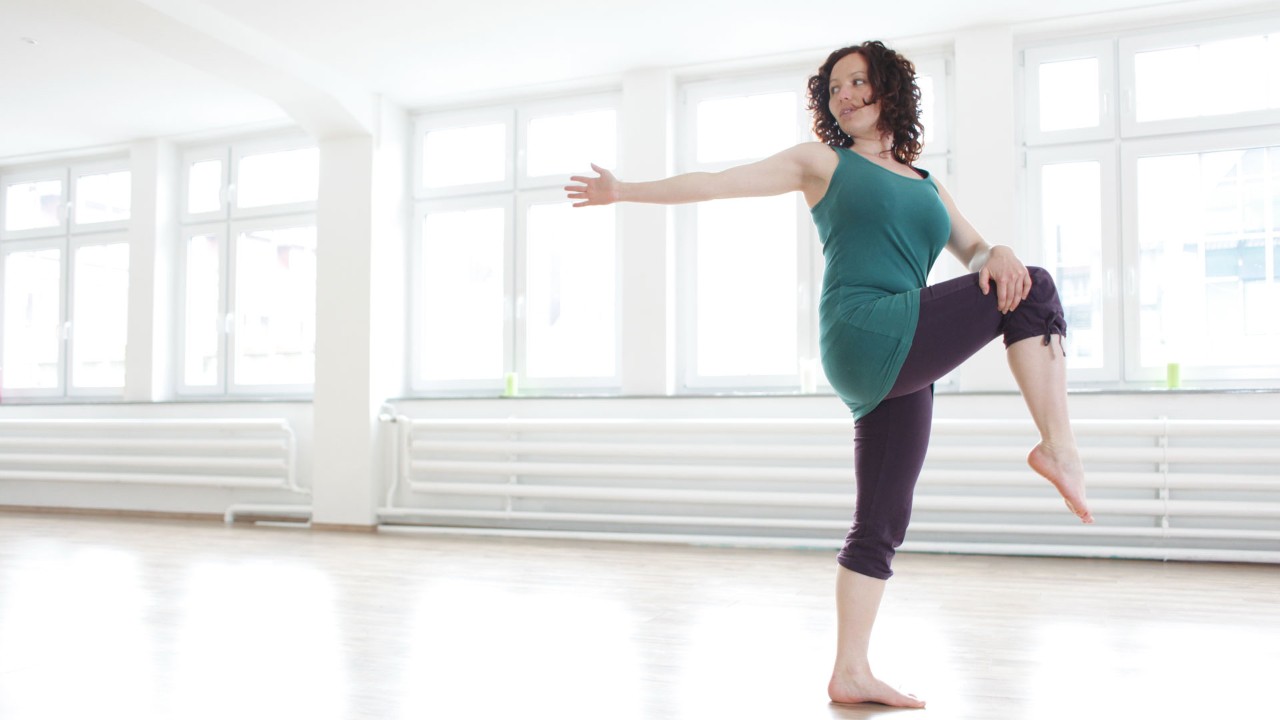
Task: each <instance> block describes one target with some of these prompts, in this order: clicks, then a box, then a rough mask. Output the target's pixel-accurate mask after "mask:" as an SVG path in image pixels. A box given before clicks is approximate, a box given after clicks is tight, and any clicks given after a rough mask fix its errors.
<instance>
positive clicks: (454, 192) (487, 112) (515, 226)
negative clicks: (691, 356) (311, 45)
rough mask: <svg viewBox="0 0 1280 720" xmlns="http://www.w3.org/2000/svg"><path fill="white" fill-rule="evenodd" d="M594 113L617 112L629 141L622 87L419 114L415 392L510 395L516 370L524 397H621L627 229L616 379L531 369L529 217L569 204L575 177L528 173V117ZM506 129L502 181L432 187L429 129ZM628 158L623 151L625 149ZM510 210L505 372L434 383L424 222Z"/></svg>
mask: <svg viewBox="0 0 1280 720" xmlns="http://www.w3.org/2000/svg"><path fill="white" fill-rule="evenodd" d="M592 110H613V111H614V113H615V117H616V118H617V130H616V142H617V143H618V144H619V146H620V145H621V139H622V133H623V123H624V120H623V118H622V93H621V92H620V91H617V90H604V91H589V92H582V93H576V94H573V95H565V96H556V97H543V98H530V99H523V100H517V101H515V102H512V103H508V104H502V105H494V104H490V105H484V106H479V107H472V108H463V109H451V110H441V111H426V112H423V113H420V114H418V115H416V116H415V117H414V119H413V133H414V134H413V141H412V143H411V145H412V148H413V150H412V152H413V158H412V162H411V163H410V167H411V169H412V174H413V192H414V207H413V221H412V225H413V227H412V230H411V233H410V248H409V252H408V257H409V269H408V271H407V279H408V283H409V290H408V297H409V302H410V303H411V304H410V307H409V312H407V313H406V322H407V323H408V328H407V335H408V338H409V341H408V343H407V346H408V348H407V349H408V352H409V359H408V362H406V363H405V365H406V371H405V383H406V386H407V388H408V392H409V394H410V395H412V396H415V397H460V396H474V395H477V394H483V395H489V394H502V393H503V392H504V390H505V385H506V376H507V375H508V374H511V373H515V374H516V376H517V383H518V389H519V392H518V394H520V395H541V396H549V395H553V394H556V393H561V392H564V393H572V394H589V395H605V394H616V392H617V391H618V390H619V389H620V388H621V384H622V383H621V367H622V356H621V348H622V336H621V326H622V267H621V258H622V252H621V250H622V248H621V245H620V238H621V233H620V232H617V225H616V222H620V220H618V221H616V222H615V234H614V243H615V246H614V313H615V328H614V339H613V342H614V356H615V364H614V376H613V377H611V378H607V379H606V378H540V379H533V378H529V377H527V375H526V374H525V366H526V358H525V355H524V353H525V350H524V348H525V338H526V333H527V329H526V327H525V315H524V301H525V295H524V290H525V287H526V283H527V280H526V276H525V273H526V255H527V246H526V244H525V243H526V239H525V238H526V234H525V228H526V222H527V219H526V214H527V208H528V206H529V205H530V204H538V203H543V202H547V201H548V200H550V199H552V198H554V200H556V201H558V202H565V200H564V195H563V190H562V187H563V185H564V183H565V182H566V181H567V176H563V175H549V176H540V177H530V176H527V175H526V165H525V162H526V148H525V145H524V143H525V142H526V141H527V134H528V130H527V125H528V121H529V120H532V119H536V118H539V117H552V116H557V115H567V114H573V113H577V112H590V111H592ZM498 123H501V124H503V125H504V127H505V131H504V138H505V140H504V142H505V143H506V145H505V158H504V162H505V173H506V177H505V178H504V179H503V180H502V181H500V182H486V183H471V184H467V185H455V186H449V187H444V188H429V187H427V186H426V183H425V173H424V169H423V161H424V158H423V152H424V148H425V139H426V135H427V133H428V132H431V131H433V130H441V129H449V128H465V127H468V126H473V125H484V124H498ZM619 155H620V153H619ZM480 208H502V209H503V211H504V214H505V238H504V245H503V251H504V260H503V263H504V270H503V287H504V296H503V303H504V324H505V327H504V330H503V362H502V367H503V377H500V378H495V379H492V380H428V379H426V378H425V377H423V374H422V372H421V367H420V364H421V358H422V357H423V353H424V352H425V349H426V345H427V343H426V338H424V337H423V336H422V335H423V332H422V329H421V326H420V322H419V319H420V317H421V313H422V307H423V306H422V303H423V302H424V293H423V284H424V282H425V278H424V276H423V270H422V262H423V242H424V237H423V219H424V218H425V216H426V215H427V214H430V213H432V212H444V211H450V210H467V209H480Z"/></svg>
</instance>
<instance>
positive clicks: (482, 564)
mask: <svg viewBox="0 0 1280 720" xmlns="http://www.w3.org/2000/svg"><path fill="white" fill-rule="evenodd" d="M895 569H896V570H897V572H898V576H897V577H895V578H894V579H893V580H891V581H890V583H889V587H888V592H887V594H886V597H885V604H884V607H883V609H882V612H881V620H880V624H879V626H878V627H877V632H876V636H875V638H874V639H873V647H872V654H873V657H872V661H873V666H874V667H875V668H876V670H877V672H878V673H879V674H880V675H881V676H882V677H884V678H885V679H886V680H888V681H889V682H891V683H892V684H894V685H897V686H899V687H902V688H904V689H906V690H908V691H910V692H914V693H916V694H918V695H920V696H921V697H924V698H925V699H926V700H928V703H929V706H928V708H927V709H926V710H923V711H895V710H889V709H887V708H883V707H880V706H867V707H853V706H836V705H832V704H831V703H829V702H828V701H827V698H826V695H825V687H826V680H827V677H828V673H829V671H830V662H831V658H832V650H833V643H834V613H833V609H832V597H831V593H832V587H833V584H834V575H835V564H834V561H833V559H832V557H831V555H830V553H821V552H808V551H782V550H744V549H733V548H692V547H671V546H655V545H632V544H624V543H585V542H566V541H550V540H525V539H513V538H458V537H437V536H421V535H412V536H410V535H398V534H357V533H338V532H317V531H308V530H300V529H281V528H262V527H226V526H223V525H220V524H216V523H208V522H192V521H184V522H176V521H157V520H137V519H131V520H123V519H112V518H93V517H70V516H68V517H63V516H50V515H27V514H0V718H3V719H4V720H45V719H52V720H67V719H71V718H76V719H80V718H94V719H95V720H97V719H104V718H129V719H130V720H146V719H149V718H165V719H169V718H173V719H181V720H189V719H204V718H210V719H212V718H219V719H225V718H240V719H244V718H306V719H308V720H310V719H321V718H323V719H334V720H348V719H353V718H361V719H363V718H370V719H378V720H382V719H387V720H395V719H402V718H403V719H406V720H407V719H409V718H414V719H418V718H442V719H447V720H462V719H469V718H483V719H489V718H522V719H524V718H530V719H532V718H556V719H557V720H568V719H574V718H592V719H595V718H602V719H603V718H608V719H628V718H636V719H644V720H649V719H665V718H679V719H689V720H693V719H697V720H718V719H721V718H723V719H726V720H738V719H746V718H761V719H764V718H768V719H770V720H808V719H810V718H824V719H825V718H887V717H890V716H892V717H894V718H912V719H913V720H915V719H917V718H918V719H919V720H926V719H928V718H934V719H937V718H945V719H947V720H967V719H984V718H1001V719H1003V718H1016V719H1023V718H1026V719H1031V720H1040V719H1042V718H1044V719H1055V718H1161V719H1162V720H1167V719H1170V718H1174V719H1176V718H1280V709H1277V698H1276V692H1275V690H1274V688H1275V685H1274V683H1275V681H1276V677H1277V675H1278V674H1280V568H1277V567H1275V566H1261V565H1228V564H1186V563H1159V562H1140V561H1117V560H1071V559H1035V558H999V557H969V556H943V555H906V554H904V555H901V556H900V557H899V558H898V560H897V562H896V565H895Z"/></svg>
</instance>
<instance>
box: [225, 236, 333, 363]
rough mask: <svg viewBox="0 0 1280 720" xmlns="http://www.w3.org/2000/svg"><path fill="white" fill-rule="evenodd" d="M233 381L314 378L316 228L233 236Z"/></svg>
mask: <svg viewBox="0 0 1280 720" xmlns="http://www.w3.org/2000/svg"><path fill="white" fill-rule="evenodd" d="M235 251H236V264H235V267H236V271H235V302H236V329H235V332H236V335H235V349H236V350H235V358H234V360H233V367H234V374H235V383H236V384H237V385H309V384H311V383H312V382H314V380H315V349H316V229H315V228H314V227H298V228H282V229H273V230H251V231H247V232H242V233H240V235H239V236H238V237H237V238H236V248H235Z"/></svg>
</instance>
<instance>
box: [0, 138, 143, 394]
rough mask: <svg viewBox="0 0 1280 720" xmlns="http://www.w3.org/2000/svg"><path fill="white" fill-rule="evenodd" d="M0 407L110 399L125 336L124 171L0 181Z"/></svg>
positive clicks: (41, 172)
mask: <svg viewBox="0 0 1280 720" xmlns="http://www.w3.org/2000/svg"><path fill="white" fill-rule="evenodd" d="M0 193H2V194H0V221H2V222H0V258H2V262H3V271H2V274H0V288H3V290H2V292H0V306H2V307H3V311H2V312H0V323H2V324H0V346H2V350H0V383H2V385H3V394H4V395H5V396H7V397H59V396H119V395H120V394H121V393H122V392H123V388H124V373H125V339H126V332H127V327H128V303H129V290H128V288H129V244H128V237H127V234H126V231H127V225H128V221H129V215H130V204H131V203H130V193H131V178H130V173H129V170H128V166H127V162H126V161H123V160H121V161H113V162H105V163H93V164H84V165H72V166H52V167H42V168H37V169H31V170H24V171H21V172H12V173H5V174H4V175H3V176H0Z"/></svg>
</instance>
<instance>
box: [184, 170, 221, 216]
mask: <svg viewBox="0 0 1280 720" xmlns="http://www.w3.org/2000/svg"><path fill="white" fill-rule="evenodd" d="M221 209H222V161H221V160H202V161H200V162H198V163H194V164H193V165H192V166H191V168H190V169H189V170H188V171H187V212H189V213H192V214H195V213H208V212H217V211H219V210H221Z"/></svg>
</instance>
